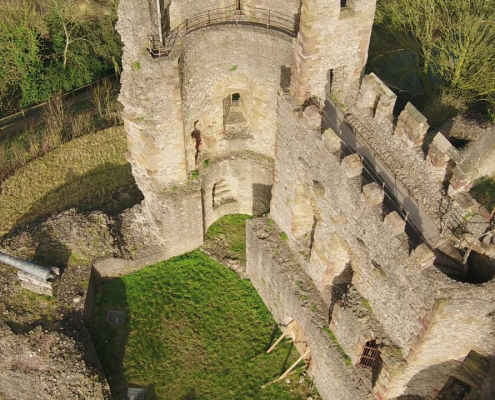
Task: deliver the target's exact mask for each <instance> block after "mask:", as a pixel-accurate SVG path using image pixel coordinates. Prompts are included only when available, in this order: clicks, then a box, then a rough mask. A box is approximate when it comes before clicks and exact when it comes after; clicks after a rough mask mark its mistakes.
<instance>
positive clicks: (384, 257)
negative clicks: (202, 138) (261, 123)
mask: <svg viewBox="0 0 495 400" xmlns="http://www.w3.org/2000/svg"><path fill="white" fill-rule="evenodd" d="M278 113H279V134H278V136H277V152H276V165H275V185H274V189H273V197H272V207H271V213H270V215H271V217H272V218H273V220H274V221H275V222H276V224H277V225H278V226H279V227H280V229H281V230H282V231H284V232H286V233H287V235H288V243H289V245H290V247H291V248H292V250H293V252H294V257H295V258H296V259H297V261H298V263H299V265H300V268H301V270H302V271H303V272H304V273H305V274H307V275H308V276H311V278H312V280H313V282H314V284H315V285H316V286H315V287H316V289H317V290H318V291H319V293H320V296H322V298H323V299H324V301H325V302H326V305H327V307H328V308H329V310H330V321H331V325H330V328H332V327H333V328H334V329H335V332H334V333H335V336H336V337H337V339H338V340H339V342H342V343H341V345H342V347H343V348H344V349H345V350H346V352H348V355H349V356H350V357H351V359H352V360H353V361H356V359H357V355H358V353H359V347H360V346H362V345H364V343H365V342H366V341H367V340H369V339H377V338H379V339H380V340H381V341H382V342H385V343H387V346H386V347H387V348H388V349H389V350H386V352H388V353H394V352H395V353H397V354H400V357H398V360H395V361H394V360H392V361H390V359H388V360H387V363H384V367H383V368H382V370H381V372H380V374H379V377H378V379H377V380H375V383H374V389H373V390H374V393H375V394H376V395H377V396H379V398H387V399H392V398H395V397H398V396H401V395H406V394H418V393H421V395H423V394H424V395H425V396H426V397H427V398H429V397H428V396H431V393H438V391H439V390H440V389H441V388H442V387H443V386H444V385H445V384H446V383H447V381H448V379H449V376H452V374H454V375H455V373H457V372H456V371H457V370H458V368H460V367H459V366H460V365H462V363H463V360H464V359H465V358H466V357H467V355H468V354H469V352H470V351H471V350H473V349H475V350H476V351H477V352H478V353H479V354H481V355H483V356H485V357H488V356H490V355H491V354H493V352H494V349H493V348H492V345H493V343H494V342H493V340H491V338H492V335H493V334H492V331H493V323H494V321H493V315H492V314H491V313H492V312H493V311H490V310H493V309H494V303H493V301H494V296H493V294H490V290H491V289H487V287H492V286H493V285H494V284H495V282H494V281H493V280H492V281H490V282H489V283H487V284H478V285H472V284H467V283H461V282H457V281H454V280H452V279H450V278H448V277H447V276H446V275H444V274H443V273H442V272H440V271H439V270H437V269H436V268H435V267H434V266H433V261H434V258H435V257H434V256H433V253H431V251H430V250H428V248H427V247H426V245H422V246H420V247H419V248H418V249H416V251H414V252H413V253H412V254H410V252H409V248H408V243H407V237H406V235H405V233H404V226H405V222H404V221H403V220H402V219H401V217H400V216H399V215H398V214H397V213H396V212H392V213H390V214H387V215H384V214H383V210H382V209H381V207H379V200H378V201H377V199H378V197H377V196H372V195H371V194H370V193H371V192H373V191H374V190H375V191H376V190H379V189H380V188H379V187H378V188H377V187H375V186H376V185H375V186H373V185H372V184H370V185H366V186H363V185H364V182H363V178H362V177H361V175H360V171H361V170H362V167H360V165H359V164H360V163H359V158H358V159H356V160H354V158H353V157H354V156H353V155H350V156H345V154H340V153H339V152H338V151H336V149H335V148H333V147H331V148H330V149H329V148H328V146H325V141H328V133H327V134H323V135H322V134H321V130H320V129H318V128H316V129H315V128H314V125H313V124H312V121H309V120H308V117H307V114H308V113H306V112H305V113H303V112H302V110H301V109H299V110H298V109H297V105H296V103H295V101H294V100H293V99H292V98H291V97H290V96H289V95H281V96H280V99H279V110H278ZM341 157H344V158H343V159H341ZM368 186H369V187H368ZM372 186H373V187H372ZM304 218H306V219H307V220H308V221H309V222H308V223H301V221H304ZM396 220H397V221H396ZM311 221H314V222H313V224H311V223H310V222H311ZM301 229H302V233H301ZM304 232H305V233H306V235H305V234H304ZM344 238H345V239H344ZM429 254H430V255H431V256H428V255H429ZM248 265H249V261H248ZM248 270H249V268H248ZM350 282H352V284H353V285H354V287H355V289H356V290H357V292H358V293H359V295H360V296H361V297H362V298H364V299H366V304H367V306H368V307H369V311H370V312H371V315H372V319H371V321H374V322H372V323H371V325H366V324H365V325H363V324H362V323H361V322H362V321H361V322H359V320H358V319H356V317H355V315H356V314H355V313H354V312H351V311H350V310H348V309H344V308H342V306H341V303H340V302H341V301H344V300H342V299H345V298H346V296H347V294H346V289H345V286H346V285H347V284H348V283H350ZM343 284H344V285H343ZM343 286H344V287H343ZM347 290H348V289H347ZM262 297H263V296H262ZM463 316H464V317H463ZM468 316H470V317H468ZM334 318H335V320H334ZM332 321H333V322H332ZM370 326H371V327H370ZM302 327H303V329H307V326H305V325H304V324H302ZM349 327H354V328H353V329H351V330H352V332H353V334H352V335H351V334H349ZM356 335H357V336H356ZM446 343H448V345H446ZM310 345H311V343H310ZM394 349H396V350H394ZM396 358H397V357H396ZM446 365H447V366H449V367H448V368H447V367H446ZM425 369H429V370H431V371H432V376H436V378H434V379H433V378H432V379H431V381H430V382H429V383H427V380H424V379H418V374H421V372H422V371H424V370H425ZM420 381H421V382H422V383H421V385H423V386H422V387H421V388H418V386H417V385H419V383H418V382H420ZM414 382H416V383H414ZM435 391H436V392H435ZM380 396H381V397H380Z"/></svg>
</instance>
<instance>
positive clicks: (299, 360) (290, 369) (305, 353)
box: [278, 347, 311, 380]
mask: <svg viewBox="0 0 495 400" xmlns="http://www.w3.org/2000/svg"><path fill="white" fill-rule="evenodd" d="M309 353H311V349H310V348H309V347H308V348H307V349H306V351H305V352H304V354H303V355H302V356H301V357H299V358H298V359H297V361H296V362H295V363H294V364H292V365H291V366H290V367H289V369H288V370H287V371H285V372H284V373H283V374H282V376H281V377H280V378H278V380H282V379H284V378H285V377H286V376H287V375H289V373H290V371H292V370H293V369H294V368H296V367H297V364H299V363H300V362H301V361H302V360H304V359H305V358H306V357H307V356H308V355H309Z"/></svg>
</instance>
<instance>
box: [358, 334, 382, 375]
mask: <svg viewBox="0 0 495 400" xmlns="http://www.w3.org/2000/svg"><path fill="white" fill-rule="evenodd" d="M379 354H380V350H378V345H377V344H376V342H375V341H374V340H371V341H369V342H367V343H366V344H365V346H364V348H363V352H362V353H361V357H359V362H358V365H362V366H363V367H367V368H372V367H373V364H374V363H375V361H376V359H377V358H378V355H379Z"/></svg>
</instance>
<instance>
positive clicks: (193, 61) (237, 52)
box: [181, 26, 292, 169]
mask: <svg viewBox="0 0 495 400" xmlns="http://www.w3.org/2000/svg"><path fill="white" fill-rule="evenodd" d="M183 45H184V51H183V53H182V56H181V74H182V98H183V108H184V134H185V136H186V137H185V143H186V154H187V163H188V167H189V169H195V167H194V156H195V148H194V147H195V141H194V140H193V139H192V138H191V133H192V132H193V130H194V129H195V124H196V122H198V124H197V125H199V126H197V129H199V130H200V131H201V138H202V151H203V152H208V153H216V152H222V153H225V152H230V151H240V150H251V151H254V152H257V153H260V154H265V155H267V156H270V157H273V154H274V147H275V131H276V128H277V119H276V109H277V93H278V91H279V89H280V87H281V74H282V72H281V71H282V69H283V68H285V69H286V70H288V68H289V66H290V54H291V45H292V40H291V38H290V37H289V36H288V35H285V34H282V33H278V32H272V31H267V30H266V29H264V28H253V27H246V26H239V27H235V26H225V27H214V28H206V29H201V30H200V31H197V32H193V33H191V34H189V35H188V36H186V38H185V39H184V40H183ZM260 54H263V57H260V56H259V55H260ZM233 93H239V94H240V96H241V97H240V107H241V112H242V113H243V115H244V117H245V118H246V120H247V123H248V125H249V127H250V129H251V132H252V134H251V137H249V138H242V139H238V140H236V139H227V138H225V136H224V126H223V121H224V105H223V101H224V99H226V98H228V97H229V96H230V95H232V94H233Z"/></svg>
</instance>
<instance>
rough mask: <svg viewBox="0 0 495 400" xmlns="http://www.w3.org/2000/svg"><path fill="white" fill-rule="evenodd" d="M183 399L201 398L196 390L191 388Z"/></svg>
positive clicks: (194, 399) (197, 399)
mask: <svg viewBox="0 0 495 400" xmlns="http://www.w3.org/2000/svg"><path fill="white" fill-rule="evenodd" d="M181 400H200V399H199V397H198V395H197V394H196V390H194V389H189V390H188V391H187V393H186V395H185V396H184V397H183V398H182V399H181Z"/></svg>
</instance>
